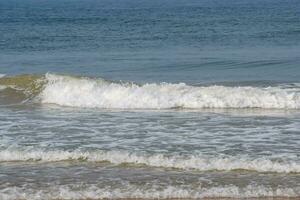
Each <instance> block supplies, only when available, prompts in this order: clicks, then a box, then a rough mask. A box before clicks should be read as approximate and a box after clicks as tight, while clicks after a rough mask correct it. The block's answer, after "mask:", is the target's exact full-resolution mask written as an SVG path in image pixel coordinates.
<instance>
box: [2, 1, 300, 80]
mask: <svg viewBox="0 0 300 200" xmlns="http://www.w3.org/2000/svg"><path fill="white" fill-rule="evenodd" d="M0 9H1V10H0V35H1V40H0V60H1V68H0V73H4V74H10V75H15V74H24V73H26V74H32V73H38V74H43V73H46V72H56V73H64V74H78V75H88V76H101V77H104V78H107V79H114V80H130V81H137V82H142V83H143V82H161V81H166V82H189V83H202V82H218V81H256V80H263V81H265V80H270V81H281V82H285V81H297V80H298V78H299V75H300V70H299V64H300V57H299V52H300V49H299V45H300V20H299V19H300V13H299V9H300V2H299V1H297V0H289V1H280V0H276V1H274V0H272V1H271V0H255V1H247V0H241V1H232V0H229V1H214V0H213V1H211V0H209V1H208V0H201V1H194V0H191V1H179V0H173V1H161V0H159V1H158V0H154V1H136V0H123V1H117V0H113V1H111V0H109V1H108V0H107V1H106V0H101V1H97V0H86V1H79V0H68V1H67V0H60V1H56V0H51V1H50V0H42V1H41V0H26V1H21V0H11V1H4V0H1V1H0Z"/></svg>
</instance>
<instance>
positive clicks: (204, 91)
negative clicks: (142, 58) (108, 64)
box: [0, 74, 300, 109]
mask: <svg viewBox="0 0 300 200" xmlns="http://www.w3.org/2000/svg"><path fill="white" fill-rule="evenodd" d="M0 85H2V86H3V85H4V86H10V87H14V88H18V89H19V90H20V88H21V89H23V90H24V91H26V94H28V95H27V96H31V97H32V96H34V97H35V98H36V99H39V101H40V102H41V103H43V104H46V103H47V104H57V105H61V106H71V107H87V108H108V109H110V108H116V109H170V108H187V109H201V108H262V109H299V108H300V87H298V86H297V84H295V85H294V86H293V87H290V86H289V87H280V86H273V87H251V86H243V87H239V86H235V87H233V86H232V87H229V86H217V85H212V86H190V85H186V84H184V83H179V84H170V83H159V84H155V83H153V84H144V85H138V84H134V83H121V82H111V81H106V80H104V79H100V78H98V79H95V78H84V77H71V76H62V75H55V74H46V75H45V76H29V75H28V76H25V75H23V76H18V77H10V78H9V77H4V78H1V79H0Z"/></svg>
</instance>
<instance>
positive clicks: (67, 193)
mask: <svg viewBox="0 0 300 200" xmlns="http://www.w3.org/2000/svg"><path fill="white" fill-rule="evenodd" d="M299 191H300V188H299V187H298V188H297V187H295V188H285V187H282V188H281V187H278V188H271V187H265V186H258V185H248V186H246V187H243V188H240V187H238V186H234V185H228V186H219V187H210V188H205V187H201V186H198V187H196V188H192V187H189V188H187V187H180V186H165V187H163V188H158V187H154V186H153V187H145V186H136V185H132V184H126V185H124V186H123V187H121V188H111V187H99V186H97V185H88V186H83V185H62V186H49V187H48V188H47V189H39V190H35V189H31V188H27V187H26V186H25V187H9V188H5V189H1V190H0V198H1V199H3V200H12V199H30V200H34V199H45V200H46V199H81V200H84V199H196V198H198V199H199V198H218V199H220V198H256V197H260V198H261V197H266V198H267V197H269V198H270V197H299V196H300V192H299Z"/></svg>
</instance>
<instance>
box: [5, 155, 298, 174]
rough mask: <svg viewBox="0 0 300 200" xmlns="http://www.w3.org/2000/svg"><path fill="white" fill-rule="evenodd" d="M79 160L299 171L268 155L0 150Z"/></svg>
mask: <svg viewBox="0 0 300 200" xmlns="http://www.w3.org/2000/svg"><path fill="white" fill-rule="evenodd" d="M66 160H83V161H88V162H104V161H106V162H110V163H113V164H117V165H119V164H124V163H131V164H140V165H147V166H152V167H162V168H178V169H185V170H199V171H209V170H224V171H230V170H238V169H242V170H252V171H258V172H278V173H300V162H299V161H298V160H295V159H294V160H291V159H290V160H286V161H282V160H281V161H279V160H278V159H277V160H274V159H271V158H256V159H253V158H249V157H246V156H240V157H229V156H227V157H221V156H219V157H218V156H216V157H213V156H204V155H198V156H188V157H183V156H166V155H163V154H154V155H138V154H135V153H128V152H119V151H93V152H80V151H38V150H35V151H11V150H3V151H0V162H13V161H41V162H56V161H66Z"/></svg>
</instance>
